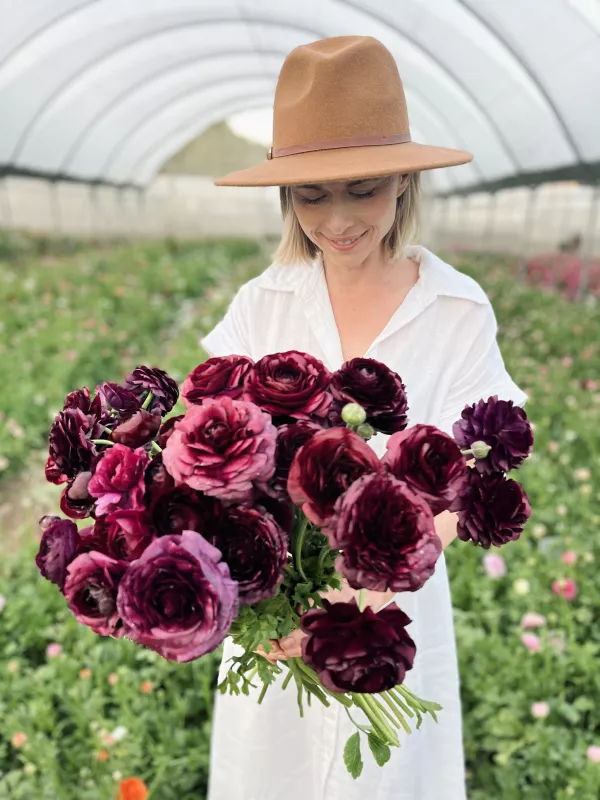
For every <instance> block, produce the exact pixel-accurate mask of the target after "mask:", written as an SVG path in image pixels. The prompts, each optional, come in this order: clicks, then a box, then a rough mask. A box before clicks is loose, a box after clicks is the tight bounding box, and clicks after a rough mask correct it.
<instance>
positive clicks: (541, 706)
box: [531, 700, 550, 719]
mask: <svg viewBox="0 0 600 800" xmlns="http://www.w3.org/2000/svg"><path fill="white" fill-rule="evenodd" d="M549 713H550V704H549V703H547V702H546V701H545V700H541V701H540V702H539V703H533V705H532V706H531V716H532V717H535V718H536V719H546V717H547V716H548V714H549Z"/></svg>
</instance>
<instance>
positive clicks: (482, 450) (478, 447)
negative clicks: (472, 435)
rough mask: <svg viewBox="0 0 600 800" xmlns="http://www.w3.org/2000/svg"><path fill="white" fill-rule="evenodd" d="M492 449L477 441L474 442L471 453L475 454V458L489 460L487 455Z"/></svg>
mask: <svg viewBox="0 0 600 800" xmlns="http://www.w3.org/2000/svg"><path fill="white" fill-rule="evenodd" d="M491 449H492V448H491V447H490V445H489V444H486V443H485V442H481V441H477V442H473V444H472V445H471V452H472V453H473V457H474V458H479V459H481V458H487V454H488V453H489V452H490V450H491Z"/></svg>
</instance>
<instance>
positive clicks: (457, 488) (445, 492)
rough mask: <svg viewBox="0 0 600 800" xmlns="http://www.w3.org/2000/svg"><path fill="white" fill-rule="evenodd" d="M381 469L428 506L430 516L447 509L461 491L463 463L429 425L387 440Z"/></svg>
mask: <svg viewBox="0 0 600 800" xmlns="http://www.w3.org/2000/svg"><path fill="white" fill-rule="evenodd" d="M386 446H387V452H386V453H385V455H384V456H383V458H382V459H381V463H382V465H383V468H384V469H386V470H388V471H389V472H391V474H392V475H393V476H394V477H395V478H398V480H401V481H405V482H406V483H407V484H408V485H409V486H410V488H411V489H413V490H414V491H415V492H418V493H419V494H420V495H421V496H422V497H423V498H424V499H425V500H426V501H427V502H428V503H429V507H430V508H431V511H432V512H433V515H434V516H435V515H436V514H439V513H440V512H442V511H445V510H446V509H448V508H450V506H451V505H452V503H453V502H454V501H455V499H456V498H457V497H458V496H459V495H460V493H461V492H462V491H464V489H465V484H466V480H467V478H466V469H467V467H466V463H465V457H464V456H463V455H462V454H461V452H460V447H459V446H458V445H457V444H456V442H455V441H454V439H452V437H451V436H448V435H447V434H446V433H444V432H443V431H441V430H440V429H439V428H435V427H434V426H433V425H414V426H413V427H412V428H408V429H407V430H405V431H399V432H398V433H394V434H393V436H391V437H390V438H389V439H388V441H387V443H386Z"/></svg>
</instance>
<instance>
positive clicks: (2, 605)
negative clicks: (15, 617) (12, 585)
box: [0, 594, 6, 614]
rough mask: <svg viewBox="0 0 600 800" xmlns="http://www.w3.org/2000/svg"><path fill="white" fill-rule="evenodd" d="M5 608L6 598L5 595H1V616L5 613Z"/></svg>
mask: <svg viewBox="0 0 600 800" xmlns="http://www.w3.org/2000/svg"><path fill="white" fill-rule="evenodd" d="M5 608H6V597H4V595H3V594H0V614H1V613H2V612H3V611H4V609H5Z"/></svg>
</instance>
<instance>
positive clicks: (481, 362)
mask: <svg viewBox="0 0 600 800" xmlns="http://www.w3.org/2000/svg"><path fill="white" fill-rule="evenodd" d="M466 325H467V328H468V330H467V332H466V341H465V342H464V345H463V355H462V356H461V358H460V359H459V363H460V366H459V368H458V370H457V371H456V372H455V378H454V380H453V382H452V384H451V386H450V389H449V391H448V394H447V396H446V398H445V400H444V403H443V406H442V410H441V414H440V421H439V423H438V425H437V426H436V427H438V428H440V429H441V430H443V431H445V432H447V433H449V434H451V433H452V425H453V424H454V423H455V422H456V421H457V420H459V419H460V415H461V413H462V411H463V409H464V407H465V406H466V405H473V403H477V402H478V401H479V400H481V399H483V400H487V399H488V398H489V397H491V396H492V395H498V399H500V400H512V401H513V403H514V404H515V405H517V406H520V407H521V408H523V407H524V406H525V404H526V403H527V400H528V399H529V398H528V396H527V395H526V394H525V392H524V391H523V390H522V389H520V388H519V387H518V386H517V384H516V383H515V382H514V381H513V379H512V378H511V376H510V375H509V373H508V372H507V370H506V367H505V365H504V359H503V358H502V353H501V352H500V347H499V346H498V341H497V339H496V336H497V333H498V323H497V321H496V315H495V313H494V309H493V307H492V306H491V304H485V305H478V306H476V309H475V310H474V312H473V314H472V315H470V317H469V318H468V321H467V322H466Z"/></svg>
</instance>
